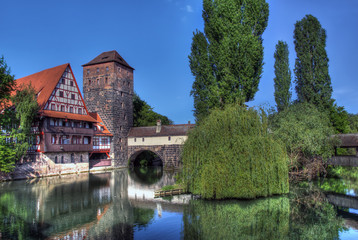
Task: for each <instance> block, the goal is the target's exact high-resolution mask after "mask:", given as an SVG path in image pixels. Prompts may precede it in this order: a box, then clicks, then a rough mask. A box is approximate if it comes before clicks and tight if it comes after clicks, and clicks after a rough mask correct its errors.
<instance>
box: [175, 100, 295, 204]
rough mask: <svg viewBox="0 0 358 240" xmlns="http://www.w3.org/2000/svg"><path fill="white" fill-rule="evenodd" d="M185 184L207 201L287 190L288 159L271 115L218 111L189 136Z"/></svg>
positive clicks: (184, 155) (234, 108) (229, 108)
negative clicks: (272, 127)
mask: <svg viewBox="0 0 358 240" xmlns="http://www.w3.org/2000/svg"><path fill="white" fill-rule="evenodd" d="M182 161H183V170H182V173H181V180H182V181H183V182H184V185H185V186H186V188H187V189H188V190H189V191H190V192H192V193H194V194H200V195H201V196H202V197H203V198H213V199H224V198H255V197H259V196H269V195H272V194H281V193H286V192H288V172H287V164H286V161H287V156H286V153H285V150H284V149H283V148H282V147H281V144H280V143H279V142H277V141H275V140H274V139H273V137H272V136H271V134H269V133H268V128H267V119H266V115H265V114H264V113H263V112H262V111H261V112H257V111H255V110H253V109H249V110H246V109H245V108H243V107H240V106H238V105H228V106H227V107H226V108H225V109H224V110H218V109H217V110H213V111H212V113H211V114H210V115H209V116H208V117H207V118H205V119H204V120H203V121H202V122H201V124H200V125H199V126H197V127H196V128H195V129H194V130H193V131H191V132H190V133H189V138H188V140H187V141H186V142H185V144H184V149H183V153H182Z"/></svg>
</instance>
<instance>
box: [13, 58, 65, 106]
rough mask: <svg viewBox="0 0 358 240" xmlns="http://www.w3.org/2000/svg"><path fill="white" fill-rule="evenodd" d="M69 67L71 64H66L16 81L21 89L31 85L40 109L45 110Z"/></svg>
mask: <svg viewBox="0 0 358 240" xmlns="http://www.w3.org/2000/svg"><path fill="white" fill-rule="evenodd" d="M69 65H70V64H69V63H66V64H63V65H60V66H57V67H53V68H49V69H45V70H43V71H41V72H37V73H34V74H31V75H29V76H26V77H23V78H19V79H17V80H16V85H17V87H20V88H21V86H22V85H29V84H31V86H32V87H33V88H34V89H35V91H36V95H37V102H38V104H39V106H40V108H41V109H43V107H44V106H45V104H46V102H47V100H48V99H49V97H50V96H51V93H52V92H53V90H54V89H55V87H56V85H57V83H58V81H59V80H60V78H61V77H62V74H63V72H64V71H65V70H66V68H67V67H68V66H69Z"/></svg>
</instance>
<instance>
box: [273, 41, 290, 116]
mask: <svg viewBox="0 0 358 240" xmlns="http://www.w3.org/2000/svg"><path fill="white" fill-rule="evenodd" d="M288 54H289V52H288V45H287V43H286V42H283V41H278V43H277V45H276V51H275V54H274V57H275V65H274V68H275V78H274V82H275V101H276V105H277V111H279V112H280V111H282V110H284V109H286V108H287V107H288V106H289V105H290V103H291V96H292V93H291V91H290V88H291V70H290V66H289V62H288Z"/></svg>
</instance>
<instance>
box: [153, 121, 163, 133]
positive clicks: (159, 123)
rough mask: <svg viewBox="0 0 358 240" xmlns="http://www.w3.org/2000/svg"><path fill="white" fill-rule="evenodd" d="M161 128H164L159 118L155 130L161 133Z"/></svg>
mask: <svg viewBox="0 0 358 240" xmlns="http://www.w3.org/2000/svg"><path fill="white" fill-rule="evenodd" d="M160 130H162V121H160V119H159V120H157V128H156V130H155V133H160Z"/></svg>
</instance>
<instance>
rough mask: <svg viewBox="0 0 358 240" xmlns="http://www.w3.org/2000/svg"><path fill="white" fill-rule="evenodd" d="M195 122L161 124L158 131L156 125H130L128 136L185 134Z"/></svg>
mask: <svg viewBox="0 0 358 240" xmlns="http://www.w3.org/2000/svg"><path fill="white" fill-rule="evenodd" d="M193 127H195V124H175V125H162V126H161V130H160V132H159V133H157V132H156V129H157V127H156V126H149V127H132V128H131V129H130V130H129V133H128V137H160V136H185V135H188V132H189V130H190V129H191V128H193Z"/></svg>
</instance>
